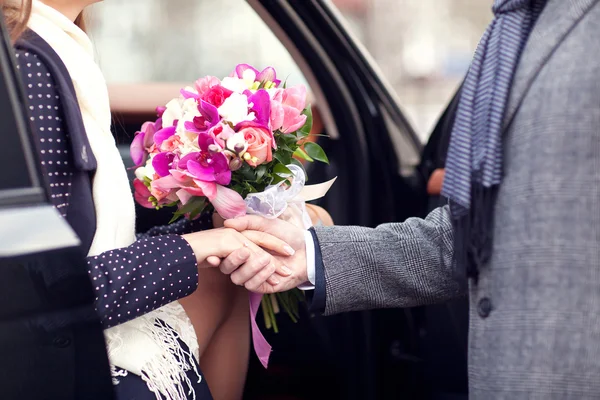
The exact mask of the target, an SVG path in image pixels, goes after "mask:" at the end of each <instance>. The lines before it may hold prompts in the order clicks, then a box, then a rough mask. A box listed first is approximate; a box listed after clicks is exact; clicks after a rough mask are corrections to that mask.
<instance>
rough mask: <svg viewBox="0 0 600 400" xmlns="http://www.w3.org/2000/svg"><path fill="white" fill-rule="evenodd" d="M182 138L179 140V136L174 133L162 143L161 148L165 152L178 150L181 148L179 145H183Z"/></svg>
mask: <svg viewBox="0 0 600 400" xmlns="http://www.w3.org/2000/svg"><path fill="white" fill-rule="evenodd" d="M181 144H182V143H181V140H179V136H177V135H173V136H171V137H169V138H167V139H165V140H164V141H163V142H162V143H161V145H160V149H161V150H162V151H163V152H169V153H172V152H174V151H175V150H177V149H178V148H179V146H181Z"/></svg>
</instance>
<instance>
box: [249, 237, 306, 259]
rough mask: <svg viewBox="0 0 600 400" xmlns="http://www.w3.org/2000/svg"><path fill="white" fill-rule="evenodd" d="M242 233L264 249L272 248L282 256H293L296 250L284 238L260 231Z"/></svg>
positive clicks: (271, 249)
mask: <svg viewBox="0 0 600 400" xmlns="http://www.w3.org/2000/svg"><path fill="white" fill-rule="evenodd" d="M242 235H244V236H245V237H246V239H248V240H250V241H252V242H253V243H254V244H256V245H257V246H259V247H262V248H263V249H266V250H270V251H272V252H274V253H277V254H279V255H282V256H293V255H294V254H295V253H296V251H295V250H294V249H293V248H292V247H291V246H290V245H288V244H287V243H286V242H284V241H283V240H281V239H279V238H277V237H275V236H273V235H269V234H268V233H265V232H260V231H244V232H242Z"/></svg>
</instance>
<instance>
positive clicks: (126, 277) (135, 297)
mask: <svg viewBox="0 0 600 400" xmlns="http://www.w3.org/2000/svg"><path fill="white" fill-rule="evenodd" d="M88 269H89V271H90V275H91V278H92V283H93V286H94V289H95V291H96V296H97V297H96V309H97V310H98V313H99V314H100V316H101V318H102V320H103V322H104V325H105V326H106V327H111V326H113V325H116V324H119V323H123V322H126V321H128V320H130V319H133V318H135V317H137V316H140V315H143V314H145V313H147V312H150V311H152V310H154V309H156V308H159V307H161V306H163V305H165V304H168V303H171V302H173V301H175V300H178V299H181V298H182V297H185V296H188V295H190V294H192V293H193V292H194V290H196V287H197V286H198V268H197V266H196V256H195V255H194V253H193V251H192V249H191V247H190V246H189V244H188V242H187V241H185V239H183V238H182V237H181V236H179V235H163V236H157V237H153V238H146V239H140V240H138V241H136V242H135V243H134V244H132V245H131V246H129V247H126V248H122V249H116V250H112V251H107V252H105V253H102V254H100V255H99V256H96V257H89V258H88Z"/></svg>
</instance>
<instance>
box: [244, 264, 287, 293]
mask: <svg viewBox="0 0 600 400" xmlns="http://www.w3.org/2000/svg"><path fill="white" fill-rule="evenodd" d="M275 270H276V267H275V264H273V263H270V264H269V265H267V266H266V267H265V268H263V269H262V270H260V271H259V272H258V273H256V274H255V275H254V276H253V277H251V278H250V279H249V280H247V281H246V283H244V287H245V288H246V289H248V290H250V291H252V292H261V289H264V287H266V286H268V285H267V284H266V282H268V283H269V285H270V286H277V285H278V284H279V283H280V280H279V278H277V275H274V272H275Z"/></svg>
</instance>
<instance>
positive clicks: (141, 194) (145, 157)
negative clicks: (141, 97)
mask: <svg viewBox="0 0 600 400" xmlns="http://www.w3.org/2000/svg"><path fill="white" fill-rule="evenodd" d="M306 96H307V93H306V88H305V87H304V86H303V85H297V86H292V87H286V84H285V83H283V84H281V81H280V80H279V79H277V75H276V72H275V70H274V69H273V68H271V67H268V68H265V69H264V70H262V71H258V70H257V69H255V68H253V67H252V66H250V65H247V64H240V65H238V66H237V67H236V68H235V71H234V72H233V73H232V74H231V75H230V76H228V77H226V78H224V79H222V80H219V79H217V78H216V77H213V76H206V77H204V78H201V79H199V80H198V81H196V82H195V84H194V86H193V87H186V88H184V89H182V90H181V93H180V96H179V97H177V98H175V99H173V100H171V101H170V102H169V103H167V104H166V106H164V107H158V108H157V114H158V119H157V120H156V121H154V122H146V123H145V124H144V125H143V126H142V128H141V130H140V131H139V132H138V133H137V134H136V136H135V138H134V140H133V142H132V144H131V157H132V159H133V161H134V163H135V165H136V171H135V175H136V179H135V180H134V182H133V184H134V188H135V199H136V201H137V202H138V203H139V204H140V205H142V206H144V207H148V208H156V209H160V208H162V207H174V208H175V211H174V215H173V219H172V220H171V222H174V221H175V220H177V219H178V218H180V217H182V216H185V217H187V218H190V219H194V218H197V217H199V216H200V215H201V214H202V213H203V212H210V211H213V210H215V211H216V212H218V213H219V214H220V215H221V217H223V218H225V219H228V218H235V217H238V216H241V215H245V214H246V213H254V214H259V215H263V216H265V217H267V218H277V217H279V216H280V215H281V214H282V213H283V212H284V211H285V210H286V208H287V206H288V203H290V202H292V201H294V199H297V198H298V197H297V196H298V194H299V193H300V191H301V190H302V188H303V186H304V181H305V174H304V170H303V166H302V163H301V162H300V161H299V159H300V160H305V161H308V162H312V161H315V160H316V161H321V162H326V163H327V162H328V160H327V156H326V155H325V153H324V151H323V149H322V148H321V147H320V146H319V145H318V144H316V143H313V142H310V141H307V140H306V139H307V137H308V136H309V134H310V131H311V127H312V113H311V108H310V106H309V105H307V104H306ZM300 203H301V209H303V206H304V203H303V201H300ZM304 215H306V214H304ZM304 221H305V224H306V218H305V219H304ZM302 298H303V296H302V294H301V292H299V291H297V290H295V291H290V292H286V293H282V294H278V295H270V296H264V297H263V298H262V308H263V314H264V316H265V323H266V326H267V328H270V327H273V329H274V330H275V331H277V324H276V321H275V314H276V313H277V312H278V310H279V305H281V306H282V307H283V308H284V309H285V311H286V312H287V313H288V314H289V315H290V317H291V318H292V319H293V320H294V321H295V320H296V318H297V317H298V301H299V300H301V299H302Z"/></svg>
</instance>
